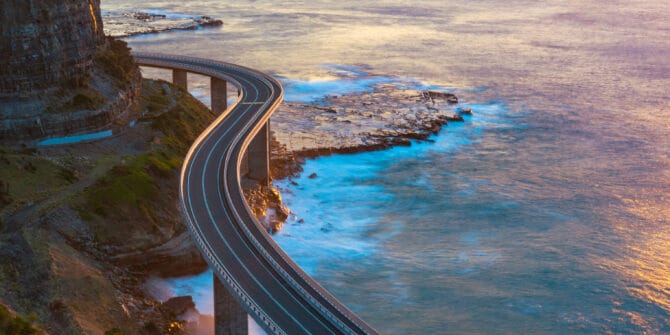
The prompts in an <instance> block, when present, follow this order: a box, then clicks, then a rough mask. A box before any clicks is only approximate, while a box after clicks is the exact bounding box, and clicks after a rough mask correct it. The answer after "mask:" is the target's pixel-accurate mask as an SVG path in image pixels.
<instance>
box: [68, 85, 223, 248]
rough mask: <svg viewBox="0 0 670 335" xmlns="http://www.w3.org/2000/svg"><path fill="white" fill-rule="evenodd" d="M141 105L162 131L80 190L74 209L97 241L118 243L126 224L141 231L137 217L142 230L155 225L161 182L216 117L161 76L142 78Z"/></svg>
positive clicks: (167, 179)
mask: <svg viewBox="0 0 670 335" xmlns="http://www.w3.org/2000/svg"><path fill="white" fill-rule="evenodd" d="M166 90H170V91H172V93H171V94H168V93H170V92H167V91H166ZM142 105H143V107H144V109H146V110H147V114H146V115H145V116H144V117H143V118H142V119H141V120H140V122H147V123H149V124H150V127H151V128H152V129H153V130H155V131H156V133H157V134H161V135H160V136H157V137H156V138H154V140H153V141H152V146H151V148H150V149H149V150H148V151H147V152H145V153H142V154H138V155H130V156H124V157H123V158H122V159H121V162H120V163H117V164H116V165H115V166H114V167H113V168H111V170H109V172H107V174H106V175H105V176H103V177H102V178H100V179H99V180H98V181H97V182H96V183H95V184H94V185H92V186H91V187H89V188H88V189H87V190H86V191H85V192H84V194H83V195H82V198H81V199H82V200H81V201H80V203H79V206H78V208H77V209H78V211H79V215H80V217H81V218H82V219H84V220H86V221H89V222H92V223H93V226H94V227H95V238H96V241H97V242H100V243H114V242H119V241H120V240H119V239H122V238H124V236H126V237H127V232H128V229H132V230H133V231H135V232H138V233H139V232H141V231H142V229H141V228H142V227H140V226H139V225H138V224H137V222H143V223H145V226H144V231H147V230H149V231H151V230H154V229H158V228H157V227H158V226H160V222H159V219H158V218H157V216H156V214H155V213H156V212H160V211H161V208H160V206H165V204H162V203H161V201H165V195H164V194H163V193H161V192H160V190H159V188H160V185H161V184H164V183H166V182H169V183H170V187H175V186H176V185H172V183H174V181H172V179H171V178H174V177H176V175H177V173H178V169H179V168H180V167H181V165H182V163H183V157H184V156H185V155H186V151H187V150H188V148H189V147H190V145H191V143H192V142H193V141H195V139H196V138H197V136H198V135H199V134H200V132H202V130H203V129H204V128H205V127H206V126H207V125H208V124H209V123H210V122H212V120H213V118H214V116H213V115H212V114H211V112H210V111H209V109H208V108H207V107H206V106H204V105H203V104H202V103H201V102H200V101H198V100H196V99H195V98H193V97H192V96H191V95H190V94H188V93H187V92H186V91H184V90H181V89H178V88H175V87H173V86H168V85H167V83H165V82H162V81H145V82H144V87H143V95H142ZM128 218H134V220H129V219H128ZM110 222H114V223H115V224H114V225H111V224H110ZM146 223H149V226H147V225H146ZM126 224H128V225H132V226H125V225H126Z"/></svg>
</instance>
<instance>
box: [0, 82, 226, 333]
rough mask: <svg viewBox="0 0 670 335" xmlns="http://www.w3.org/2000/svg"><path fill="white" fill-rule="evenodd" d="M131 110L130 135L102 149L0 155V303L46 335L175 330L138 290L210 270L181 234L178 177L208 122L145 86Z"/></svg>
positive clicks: (163, 91)
mask: <svg viewBox="0 0 670 335" xmlns="http://www.w3.org/2000/svg"><path fill="white" fill-rule="evenodd" d="M134 110H135V111H136V112H137V114H136V115H135V116H134V117H135V119H136V122H135V123H133V124H134V127H130V126H127V127H126V128H125V131H123V132H121V133H120V134H119V135H118V136H115V137H112V138H109V139H106V140H102V141H98V142H94V143H83V144H76V145H71V146H63V147H51V148H39V149H37V150H33V149H29V150H28V149H26V150H17V149H7V148H5V149H2V150H0V166H1V168H0V221H1V222H2V224H1V225H0V301H3V302H4V303H6V304H7V305H8V306H11V307H12V308H13V309H14V310H16V311H18V312H20V313H23V314H24V315H26V314H29V313H34V315H35V317H36V318H37V320H38V321H39V322H40V323H41V324H44V326H45V328H46V330H47V331H48V332H49V333H54V334H82V333H100V334H103V333H105V332H109V331H112V330H113V329H114V328H116V329H118V330H119V332H120V333H122V334H162V333H164V331H165V330H166V329H167V327H169V325H170V323H172V322H173V321H175V320H173V319H169V318H168V319H166V317H165V315H163V313H162V312H160V311H159V310H158V308H157V307H158V306H159V302H157V301H155V300H153V299H152V298H150V297H148V296H146V295H145V294H144V293H143V290H142V288H141V285H142V283H143V282H144V280H145V279H146V278H147V276H149V275H151V274H152V273H159V274H179V272H178V271H191V272H197V271H200V270H202V269H204V267H205V266H206V265H205V264H204V262H203V261H202V259H201V258H200V256H199V253H198V251H197V249H196V248H195V246H194V245H193V244H192V241H190V239H189V238H188V233H187V232H186V230H185V227H184V226H183V224H182V223H181V215H180V212H179V206H178V202H177V200H178V195H177V178H178V171H179V167H180V166H181V163H182V160H183V157H184V155H185V154H186V150H187V149H188V147H189V145H190V143H191V142H192V141H193V140H194V139H195V138H196V137H197V135H198V134H199V133H200V132H201V131H202V130H203V129H204V128H205V127H206V125H208V124H209V123H210V122H211V121H212V120H213V118H214V115H212V114H211V112H210V111H209V109H208V108H206V106H204V105H203V104H202V103H200V102H199V101H198V100H196V99H195V98H193V97H192V96H190V95H189V94H188V93H187V92H186V91H185V90H183V89H180V88H177V87H174V86H172V85H171V84H169V83H166V82H162V81H151V80H145V81H144V83H143V95H142V97H141V101H140V105H139V106H138V107H137V108H135V109H134ZM175 270H178V271H177V272H174V271H175ZM0 333H1V332H0ZM112 333H114V332H112Z"/></svg>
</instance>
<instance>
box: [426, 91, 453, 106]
mask: <svg viewBox="0 0 670 335" xmlns="http://www.w3.org/2000/svg"><path fill="white" fill-rule="evenodd" d="M426 94H427V95H428V97H429V98H431V99H444V100H446V101H447V102H449V103H452V104H457V103H458V97H457V96H456V95H455V94H453V93H447V92H438V91H426Z"/></svg>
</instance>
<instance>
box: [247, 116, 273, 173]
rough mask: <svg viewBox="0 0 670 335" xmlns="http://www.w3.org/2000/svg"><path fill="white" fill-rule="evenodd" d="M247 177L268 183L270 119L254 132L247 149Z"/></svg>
mask: <svg viewBox="0 0 670 335" xmlns="http://www.w3.org/2000/svg"><path fill="white" fill-rule="evenodd" d="M247 156H248V163H247V164H248V168H249V178H251V179H253V180H256V181H258V182H259V183H261V184H262V185H269V184H270V121H269V120H268V122H266V123H265V125H263V128H261V130H260V131H259V132H258V134H256V137H254V139H253V140H252V141H251V144H249V148H248V149H247Z"/></svg>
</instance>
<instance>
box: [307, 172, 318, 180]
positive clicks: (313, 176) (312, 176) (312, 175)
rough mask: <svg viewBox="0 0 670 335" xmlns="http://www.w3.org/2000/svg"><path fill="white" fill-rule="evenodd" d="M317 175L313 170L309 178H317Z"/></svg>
mask: <svg viewBox="0 0 670 335" xmlns="http://www.w3.org/2000/svg"><path fill="white" fill-rule="evenodd" d="M316 177H317V175H316V172H313V173H312V174H310V175H309V177H308V178H309V179H315V178H316Z"/></svg>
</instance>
